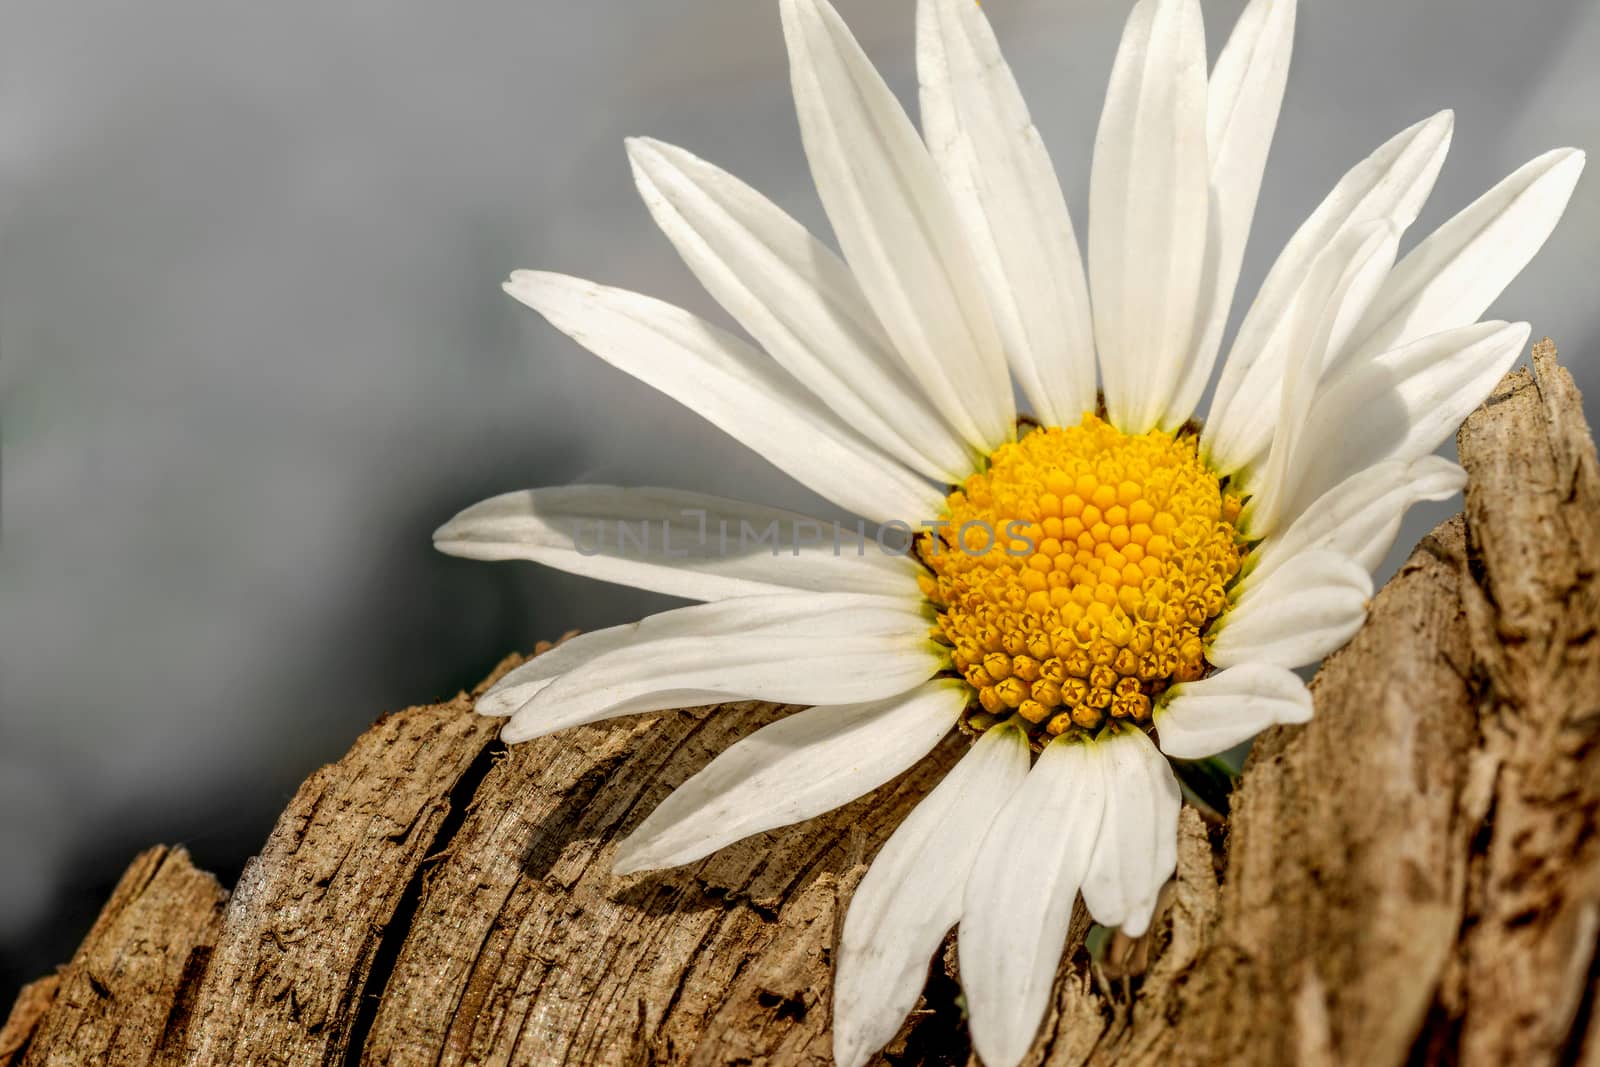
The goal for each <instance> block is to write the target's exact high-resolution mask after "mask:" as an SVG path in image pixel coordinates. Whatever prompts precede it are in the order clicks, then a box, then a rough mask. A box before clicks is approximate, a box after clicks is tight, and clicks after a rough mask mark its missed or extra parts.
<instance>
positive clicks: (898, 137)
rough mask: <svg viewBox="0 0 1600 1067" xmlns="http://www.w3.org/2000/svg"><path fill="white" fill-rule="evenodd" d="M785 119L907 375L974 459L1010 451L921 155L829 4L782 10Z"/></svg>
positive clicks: (968, 273) (938, 198)
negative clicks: (792, 115) (790, 94)
mask: <svg viewBox="0 0 1600 1067" xmlns="http://www.w3.org/2000/svg"><path fill="white" fill-rule="evenodd" d="M781 10H782V14H783V30H784V39H785V40H786V41H787V42H788V46H789V67H790V75H791V80H792V82H793V86H794V99H795V109H796V110H797V111H798V113H799V116H800V134H801V138H802V140H803V141H804V144H805V150H806V158H807V159H808V160H809V161H810V163H811V174H812V178H813V179H814V180H815V182H816V185H817V192H818V194H819V195H820V196H821V197H822V206H823V208H824V209H826V211H827V213H828V219H829V221H831V222H832V223H833V230H834V233H835V235H836V236H837V237H838V238H839V245H840V247H841V248H842V249H843V251H844V257H845V260H846V261H847V262H848V263H849V264H850V269H851V270H852V271H854V272H855V276H856V278H857V280H858V281H859V282H860V283H861V287H862V289H863V291H864V292H865V293H866V295H867V299H868V300H869V301H870V302H871V304H872V307H873V310H874V311H876V312H877V314H878V319H879V320H880V321H881V322H882V323H883V326H884V329H885V330H886V331H888V334H889V336H890V338H892V339H893V341H894V344H895V348H896V351H897V352H898V353H899V355H900V358H901V359H903V360H904V361H905V364H906V367H907V369H908V370H909V371H910V372H911V376H912V377H913V378H914V379H915V380H916V381H918V382H919V383H921V385H922V386H923V388H924V389H926V390H927V392H928V395H929V397H930V398H931V399H932V400H933V402H934V403H935V404H936V405H937V406H938V408H939V410H940V411H941V412H943V413H944V416H945V418H946V419H947V420H948V421H949V422H950V424H951V425H952V426H953V427H955V428H956V430H958V431H959V432H960V433H961V434H962V435H963V436H964V437H965V438H966V440H967V442H968V443H969V444H971V445H973V446H974V447H976V448H978V449H979V450H981V451H983V452H990V451H993V450H994V449H995V448H996V447H998V446H999V445H1000V444H1001V443H1002V442H1004V441H1007V440H1010V438H1011V436H1012V434H1013V432H1014V428H1013V421H1014V418H1015V414H1016V410H1015V407H1014V404H1013V401H1012V394H1011V380H1010V377H1009V376H1008V375H1007V373H1006V364H1005V355H1004V353H1003V352H1002V350H1001V347H1000V338H999V335H998V333H997V332H996V330H995V326H994V321H993V319H992V318H991V317H990V314H989V309H988V308H987V307H986V306H985V305H984V301H983V288H982V282H981V279H980V277H979V273H978V267H977V264H976V263H975V262H974V261H973V257H972V252H971V250H970V249H969V248H968V247H967V244H966V238H965V236H964V235H963V234H962V232H961V224H960V222H959V221H958V220H957V218H956V213H955V209H954V207H953V206H952V205H951V203H950V197H949V193H948V192H947V191H946V190H945V188H944V186H943V184H942V183H941V182H940V180H939V174H938V171H937V170H935V168H934V165H933V160H932V159H930V158H929V156H928V151H927V148H926V147H924V145H923V143H922V141H921V139H920V138H918V137H917V131H916V129H915V128H914V127H913V126H912V125H911V120H910V119H908V118H907V117H906V113H905V111H904V110H903V109H902V108H901V107H900V103H899V101H897V100H896V99H895V97H894V93H893V92H891V91H890V90H889V87H888V86H887V85H885V84H884V81H883V79H882V78H881V77H880V76H879V75H878V72H877V71H876V70H874V69H873V67H872V64H871V62H870V61H869V60H868V59H867V57H866V54H865V53H864V52H862V50H861V46H860V45H859V44H857V43H856V40H855V38H854V37H852V36H851V35H850V31H849V29H848V28H847V27H846V26H845V24H844V22H843V20H842V19H840V18H839V15H838V12H836V11H834V9H833V8H832V7H831V6H829V5H828V3H827V0H783V3H782V8H781Z"/></svg>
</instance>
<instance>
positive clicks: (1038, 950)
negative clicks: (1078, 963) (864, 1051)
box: [956, 739, 1107, 1067]
mask: <svg viewBox="0 0 1600 1067" xmlns="http://www.w3.org/2000/svg"><path fill="white" fill-rule="evenodd" d="M1102 763H1103V760H1102V758H1101V757H1100V756H1099V755H1098V754H1097V753H1096V752H1095V746H1094V745H1093V744H1084V743H1075V742H1070V741H1067V740H1065V739H1060V740H1056V741H1052V742H1051V743H1050V744H1049V745H1047V746H1046V747H1045V750H1044V752H1043V754H1041V755H1040V757H1039V760H1038V762H1037V763H1036V764H1035V765H1034V768H1033V770H1032V771H1030V772H1029V773H1028V777H1027V778H1026V779H1024V780H1023V783H1022V786H1021V787H1020V788H1019V789H1018V790H1017V791H1016V792H1015V793H1013V794H1012V796H1011V800H1010V801H1009V802H1007V804H1006V806H1005V807H1004V808H1002V809H1001V811H1000V814H999V815H998V816H997V817H996V819H995V822H994V826H993V828H992V829H991V830H990V831H989V836H988V837H987V838H985V839H984V842H983V847H982V848H981V849H979V850H978V858H977V860H976V861H975V862H974V863H973V867H972V876H971V877H970V878H969V879H968V880H967V891H966V898H965V900H964V901H963V902H962V906H961V926H960V929H959V931H958V932H957V934H956V949H957V952H958V954H959V956H960V964H961V987H962V991H963V992H964V993H965V994H966V998H967V1010H968V1012H969V1013H970V1015H971V1027H972V1042H973V1044H974V1045H975V1046H976V1047H977V1050H978V1056H979V1057H980V1058H981V1059H982V1060H983V1062H984V1064H985V1065H986V1067H1015V1065H1016V1063H1017V1062H1018V1061H1020V1060H1021V1059H1022V1057H1023V1056H1024V1055H1026V1054H1027V1051H1028V1047H1029V1046H1030V1045H1032V1044H1033V1039H1034V1035H1035V1034H1036V1033H1037V1032H1038V1030H1039V1023H1040V1022H1041V1021H1042V1020H1043V1019H1044V1014H1045V1009H1046V1008H1048V1007H1049V1004H1050V993H1051V990H1052V988H1053V987H1054V985H1055V978H1056V969H1057V968H1058V967H1059V966H1060V964H1061V953H1062V950H1063V949H1064V948H1065V947H1066V941H1067V927H1068V925H1069V923H1070V922H1071V920H1072V906H1073V904H1074V902H1075V901H1076V900H1077V896H1078V887H1079V886H1080V885H1082V884H1083V878H1084V875H1085V874H1087V873H1088V870H1089V860H1090V857H1091V856H1092V855H1093V852H1094V847H1095V838H1096V836H1097V835H1098V833H1099V829H1100V817H1101V812H1102V811H1103V806H1104V804H1105V800H1106V789H1107V786H1106V781H1105V770H1104V768H1103V766H1102Z"/></svg>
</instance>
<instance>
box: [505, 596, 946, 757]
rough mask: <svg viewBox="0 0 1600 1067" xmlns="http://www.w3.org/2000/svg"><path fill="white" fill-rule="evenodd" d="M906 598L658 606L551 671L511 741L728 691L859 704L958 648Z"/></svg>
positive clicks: (927, 673) (937, 665) (509, 731)
mask: <svg viewBox="0 0 1600 1067" xmlns="http://www.w3.org/2000/svg"><path fill="white" fill-rule="evenodd" d="M928 626H929V619H928V618H927V616H926V615H925V614H924V613H923V612H922V610H921V609H919V608H918V607H917V606H916V605H914V604H909V603H908V602H906V601H905V600H903V599H900V598H891V597H879V596H865V595H855V594H847V593H785V594H780V595H777V596H754V597H739V598H737V599H734V600H721V601H717V602H716V603H712V604H695V605H693V606H692V607H687V608H678V609H676V610H675V611H666V612H662V613H661V614H659V615H654V616H651V617H650V618H648V619H645V620H644V621H643V622H641V623H639V624H638V629H637V630H636V631H635V632H634V634H633V637H632V640H631V641H629V643H627V644H626V645H624V646H622V647H619V648H614V649H611V650H610V651H607V652H604V653H602V654H601V655H599V656H596V657H595V658H593V659H589V660H585V661H584V662H582V663H581V664H579V665H578V666H576V667H575V668H574V669H572V670H570V671H569V672H567V673H566V674H563V675H562V676H561V677H559V678H557V679H555V680H554V681H552V682H550V683H549V684H548V685H546V686H544V687H543V688H542V689H540V690H539V691H538V692H536V693H535V694H534V695H533V696H532V698H531V699H530V700H529V701H528V702H527V703H525V704H523V705H522V707H521V708H519V709H518V710H517V712H516V713H515V714H514V715H513V716H512V719H511V722H509V723H508V724H506V728H505V730H504V731H503V733H502V735H501V736H502V737H503V739H504V740H506V741H507V742H512V743H514V742H518V741H526V740H528V739H530V738H533V737H541V736H543V735H545V734H549V733H554V732H555V731H557V730H564V729H566V728H567V727H569V726H578V725H581V724H583V723H588V722H597V721H599V720H601V719H610V718H615V717H616V716H619V715H631V714H635V713H637V712H643V711H660V710H663V709H665V708H681V707H691V706H693V705H696V704H706V703H712V702H716V701H723V700H734V699H749V700H770V701H773V702H775V703H779V704H849V703H854V702H857V701H865V700H879V699H882V698H885V697H890V696H893V695H895V694H896V693H903V692H905V691H906V690H908V689H910V688H912V687H913V686H916V685H918V684H920V683H922V682H924V681H926V680H927V679H928V678H930V677H931V676H932V675H933V674H935V673H936V672H937V671H939V670H940V669H941V668H942V667H943V666H944V664H945V661H946V659H947V657H946V655H945V653H944V652H943V651H942V650H941V649H940V647H939V646H938V645H935V644H934V643H933V642H932V641H931V640H930V639H929V637H928Z"/></svg>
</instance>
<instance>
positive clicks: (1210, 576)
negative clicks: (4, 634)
mask: <svg viewBox="0 0 1600 1067" xmlns="http://www.w3.org/2000/svg"><path fill="white" fill-rule="evenodd" d="M1195 443H1196V438H1195V435H1194V434H1193V433H1186V432H1183V431H1180V432H1179V433H1178V434H1176V435H1174V434H1169V433H1163V432H1161V431H1156V430H1153V431H1151V432H1149V433H1145V434H1140V435H1138V436H1130V435H1128V434H1125V433H1122V432H1120V431H1118V430H1116V429H1114V428H1113V427H1112V426H1111V425H1109V424H1108V423H1106V422H1105V421H1104V420H1102V419H1100V418H1098V417H1096V416H1095V415H1092V414H1089V415H1085V416H1084V419H1083V422H1082V423H1080V424H1079V425H1077V426H1072V427H1068V428H1065V429H1063V428H1059V427H1047V428H1040V429H1034V430H1032V431H1031V432H1028V433H1026V434H1025V435H1024V436H1023V437H1022V438H1021V439H1020V440H1018V441H1016V442H1015V443H1013V444H1007V445H1003V446H1001V447H1000V448H999V449H998V450H997V451H996V452H995V453H994V454H993V455H992V456H991V457H990V458H989V464H988V469H987V470H986V471H983V472H980V473H978V474H974V475H972V476H971V477H970V478H968V479H967V480H966V483H965V484H964V485H961V486H958V487H957V488H956V489H955V490H954V491H953V492H951V493H950V495H949V497H948V498H947V504H948V508H947V512H946V514H945V516H944V519H943V521H942V522H941V523H940V524H939V525H938V527H937V529H936V530H935V532H934V533H933V534H931V535H928V536H924V537H922V538H920V539H919V541H918V553H919V555H920V557H921V559H922V561H923V562H924V563H925V564H926V565H927V567H928V569H929V571H930V572H931V573H929V574H927V575H924V576H923V592H924V594H925V595H926V596H927V598H928V600H929V601H930V602H931V603H932V604H933V605H934V607H935V608H936V609H937V610H938V616H939V621H938V633H939V635H940V636H941V637H942V638H943V640H944V641H946V642H947V643H948V644H949V645H950V646H951V658H952V660H953V661H954V663H955V666H956V669H957V670H959V671H960V672H961V673H962V675H963V676H964V677H965V678H966V680H967V682H968V683H969V684H970V685H971V686H972V688H973V690H974V691H975V694H976V702H977V707H975V708H972V709H970V710H969V712H968V716H967V724H968V726H969V727H970V728H972V729H974V730H982V729H987V728H988V727H989V726H991V725H993V724H994V723H996V722H999V721H1001V720H1002V719H1005V718H1009V717H1010V716H1011V715H1012V714H1013V713H1015V714H1017V715H1020V716H1021V718H1022V720H1024V724H1025V725H1027V726H1029V728H1030V729H1031V730H1032V731H1033V732H1034V733H1035V734H1036V735H1041V734H1049V735H1057V734H1063V733H1068V732H1071V731H1082V732H1086V733H1093V732H1095V731H1098V730H1099V729H1100V728H1101V727H1103V726H1104V725H1105V724H1106V721H1107V719H1108V718H1112V719H1119V720H1124V721H1126V722H1129V723H1133V724H1138V725H1140V726H1148V724H1149V722H1150V711H1151V706H1152V700H1153V699H1154V698H1155V697H1157V696H1158V695H1159V694H1160V693H1161V691H1162V690H1164V689H1165V688H1166V687H1167V686H1169V685H1171V684H1172V683H1173V682H1175V681H1186V680H1193V679H1196V678H1199V677H1201V676H1202V675H1203V674H1204V673H1205V671H1206V667H1207V664H1206V660H1205V652H1204V645H1203V644H1202V641H1201V635H1202V633H1204V631H1205V628H1206V626H1207V625H1208V624H1209V623H1210V622H1211V620H1212V619H1214V618H1216V617H1217V616H1218V615H1220V614H1221V613H1222V610H1223V609H1224V608H1225V607H1226V606H1227V593H1226V589H1227V586H1228V583H1229V582H1230V581H1232V579H1233V577H1234V575H1236V574H1237V573H1238V572H1239V564H1240V560H1241V554H1242V552H1243V550H1244V549H1243V541H1242V539H1241V537H1240V535H1239V532H1238V531H1237V530H1236V529H1235V528H1234V525H1233V523H1234V520H1235V519H1236V518H1237V517H1238V515H1239V508H1240V501H1239V500H1238V499H1237V498H1236V497H1233V496H1230V495H1227V494H1226V493H1225V492H1224V491H1223V487H1222V485H1221V483H1220V481H1219V480H1218V478H1217V476H1216V475H1215V474H1213V473H1212V472H1211V471H1210V470H1208V469H1207V468H1206V466H1205V464H1204V463H1202V462H1201V461H1200V459H1199V457H1198V456H1197V455H1196V450H1195Z"/></svg>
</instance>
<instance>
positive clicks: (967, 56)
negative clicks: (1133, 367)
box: [917, 0, 1095, 426]
mask: <svg viewBox="0 0 1600 1067" xmlns="http://www.w3.org/2000/svg"><path fill="white" fill-rule="evenodd" d="M917 75H918V77H919V79H920V81H921V84H922V129H923V133H924V135H925V136H926V137H927V140H928V150H929V151H930V152H931V153H932V154H933V160H934V162H935V163H936V164H937V165H938V168H939V173H940V174H941V175H942V176H943V177H944V180H945V184H946V186H948V187H949V189H950V193H951V197H952V199H953V201H954V203H955V209H956V212H957V214H958V215H959V216H960V219H961V222H962V224H963V226H964V228H965V231H966V235H967V239H968V242H969V243H970V245H971V247H972V250H973V253H974V255H975V256H976V258H977V262H978V267H979V270H980V271H981V272H982V275H983V282H984V287H985V292H986V293H987V294H988V297H989V306H990V308H991V309H993V312H994V316H995V325H996V326H997V327H998V328H999V331H1000V337H1001V340H1002V342H1003V343H1004V345H1005V351H1006V356H1007V357H1008V359H1009V360H1010V363H1011V368H1012V370H1013V371H1014V372H1015V373H1016V376H1017V380H1018V381H1019V382H1020V383H1021V385H1022V389H1023V392H1024V393H1025V394H1026V395H1027V397H1028V400H1029V401H1030V402H1031V403H1032V405H1033V410H1034V413H1035V414H1036V415H1038V417H1039V419H1040V421H1041V422H1044V423H1045V424H1047V425H1052V426H1072V425H1076V424H1077V422H1078V420H1079V419H1081V418H1082V417H1083V413H1084V412H1085V411H1093V410H1094V406H1095V382H1094V378H1095V372H1094V328H1093V322H1092V318H1091V316H1090V313H1089V290H1088V285H1087V283H1086V282H1085V280H1084V274H1083V260H1082V257H1081V256H1080V255H1079V254H1078V238H1077V235H1076V233H1075V232H1074V231H1073V227H1072V217H1071V215H1070V214H1068V212H1067V202H1066V200H1065V198H1064V197H1063V196H1062V195H1061V183H1060V182H1059V181H1057V180H1056V172H1055V167H1054V166H1053V165H1052V164H1051V162H1050V155H1049V153H1048V152H1047V151H1046V150H1045V146H1044V141H1043V140H1041V139H1040V137H1039V131H1038V130H1037V129H1035V128H1034V125H1033V120H1032V119H1031V118H1030V117H1029V115H1028V107H1027V104H1026V103H1025V102H1024V101H1023V99H1022V93H1021V91H1020V90H1019V89H1018V88H1017V82H1016V78H1015V77H1013V75H1012V73H1011V68H1010V67H1009V66H1007V65H1006V61H1005V59H1004V58H1003V57H1002V56H1001V54H1000V46H999V44H998V43H997V42H996V41H995V36H994V31H993V30H992V29H991V28H990V26H989V20H988V19H987V18H986V17H985V16H984V14H983V10H982V9H981V8H980V7H979V6H978V5H977V4H976V3H974V2H973V0H920V2H919V3H918V5H917Z"/></svg>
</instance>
